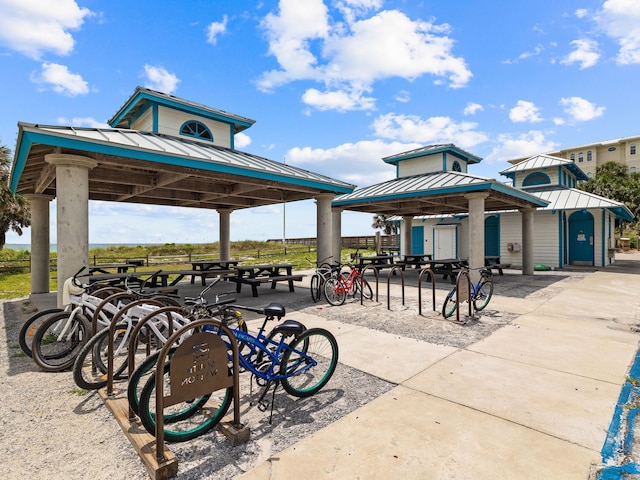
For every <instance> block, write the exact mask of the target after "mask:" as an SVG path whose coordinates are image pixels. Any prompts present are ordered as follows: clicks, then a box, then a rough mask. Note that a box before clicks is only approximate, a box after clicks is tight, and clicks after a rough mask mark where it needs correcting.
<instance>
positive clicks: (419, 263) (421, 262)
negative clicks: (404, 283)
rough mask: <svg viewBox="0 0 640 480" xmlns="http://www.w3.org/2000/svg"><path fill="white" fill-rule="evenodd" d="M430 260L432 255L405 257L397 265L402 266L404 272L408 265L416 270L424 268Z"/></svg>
mask: <svg viewBox="0 0 640 480" xmlns="http://www.w3.org/2000/svg"><path fill="white" fill-rule="evenodd" d="M430 260H431V254H430V253H424V254H413V255H404V256H403V258H402V260H401V261H400V262H398V263H397V265H400V266H401V267H402V270H404V269H405V267H406V266H407V265H413V267H414V268H422V267H424V266H425V265H428V264H429V261H430Z"/></svg>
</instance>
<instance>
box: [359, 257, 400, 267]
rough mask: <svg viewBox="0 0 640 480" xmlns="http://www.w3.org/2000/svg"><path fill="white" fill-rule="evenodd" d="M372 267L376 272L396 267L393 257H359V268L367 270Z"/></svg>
mask: <svg viewBox="0 0 640 480" xmlns="http://www.w3.org/2000/svg"><path fill="white" fill-rule="evenodd" d="M369 265H371V266H372V267H373V268H375V269H376V270H382V269H383V268H391V267H393V266H394V259H393V255H373V256H370V257H358V267H359V268H365V267H367V266H369Z"/></svg>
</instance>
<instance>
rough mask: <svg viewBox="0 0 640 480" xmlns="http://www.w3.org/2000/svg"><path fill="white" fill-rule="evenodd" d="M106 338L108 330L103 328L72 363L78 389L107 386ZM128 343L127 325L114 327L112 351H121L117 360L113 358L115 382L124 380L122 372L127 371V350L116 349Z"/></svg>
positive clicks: (93, 388) (124, 376) (107, 346)
mask: <svg viewBox="0 0 640 480" xmlns="http://www.w3.org/2000/svg"><path fill="white" fill-rule="evenodd" d="M108 338H109V329H108V328H104V329H102V330H101V331H100V332H98V333H97V334H96V335H94V336H93V337H91V339H90V340H89V341H88V342H87V343H86V344H85V345H84V346H83V347H82V350H80V353H78V356H77V357H76V359H75V361H74V363H73V380H74V381H75V382H76V385H77V386H78V387H80V388H84V389H85V390H98V389H100V388H102V387H104V386H105V385H106V384H107V355H108V348H109V344H108V342H107V340H108ZM128 341H129V336H128V334H127V325H126V324H120V325H118V326H116V330H115V337H114V341H113V345H114V351H117V350H121V353H120V355H119V356H118V358H117V359H115V358H114V369H113V370H114V373H113V376H114V379H115V380H123V379H125V378H126V374H123V372H125V371H126V369H127V364H128V358H127V355H128V350H127V348H124V350H122V349H119V348H118V347H123V346H126V344H125V343H124V342H128Z"/></svg>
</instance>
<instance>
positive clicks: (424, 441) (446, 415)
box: [240, 386, 599, 480]
mask: <svg viewBox="0 0 640 480" xmlns="http://www.w3.org/2000/svg"><path fill="white" fill-rule="evenodd" d="M597 460H599V458H598V455H597V454H596V452H594V451H591V450H589V449H586V448H583V447H581V446H578V445H575V444H572V443H569V442H565V441H562V440H560V439H558V438H554V437H551V436H548V435H545V434H543V433H540V432H536V431H534V430H532V429H530V428H526V427H523V426H521V425H517V424H514V423H511V422H508V421H505V420H503V419H501V418H497V417H494V416H492V415H486V414H484V413H482V412H479V411H476V410H473V409H470V408H466V407H464V406H462V405H458V404H455V403H452V402H447V401H445V400H442V399H439V398H435V397H432V396H430V395H425V394H423V393H420V392H416V391H412V390H410V389H407V388H404V387H402V386H400V387H397V388H395V389H393V390H391V391H390V392H388V393H386V394H385V395H383V396H381V397H380V398H378V399H376V400H374V401H373V402H371V403H369V404H367V405H365V406H364V407H362V408H360V409H358V410H357V411H355V412H352V413H351V414H350V415H348V416H346V417H344V418H342V419H341V420H339V421H337V422H336V423H334V424H332V425H331V426H329V427H327V428H325V429H323V430H321V431H319V432H317V433H316V434H314V435H312V436H311V437H308V438H306V439H304V440H303V441H301V442H298V443H296V444H295V445H293V446H292V447H289V448H288V449H286V450H284V451H282V452H280V453H279V454H277V455H275V456H274V457H272V458H271V459H270V460H268V461H267V462H265V463H264V464H262V465H261V466H260V467H258V468H255V469H253V470H251V471H250V472H248V473H246V474H244V475H242V476H241V477H240V478H241V479H243V480H267V479H269V480H271V479H278V480H289V479H292V480H293V479H299V478H306V479H332V480H333V479H367V480H369V479H371V480H377V479H384V480H388V479H435V480H462V479H464V480H469V479H505V480H506V479H508V480H514V479H565V480H573V479H575V480H584V479H585V478H586V477H587V474H588V472H589V465H590V464H591V463H592V462H594V461H597Z"/></svg>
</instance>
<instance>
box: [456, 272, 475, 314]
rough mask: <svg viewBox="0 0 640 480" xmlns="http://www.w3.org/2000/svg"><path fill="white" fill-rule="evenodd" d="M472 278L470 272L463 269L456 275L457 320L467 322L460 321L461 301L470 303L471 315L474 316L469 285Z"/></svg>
mask: <svg viewBox="0 0 640 480" xmlns="http://www.w3.org/2000/svg"><path fill="white" fill-rule="evenodd" d="M470 283H471V279H470V278H469V272H468V271H465V270H461V271H460V273H458V276H457V277H456V304H457V308H456V322H457V323H465V322H462V321H460V301H467V302H468V304H469V317H471V316H472V312H471V289H470V288H469V285H470Z"/></svg>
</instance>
